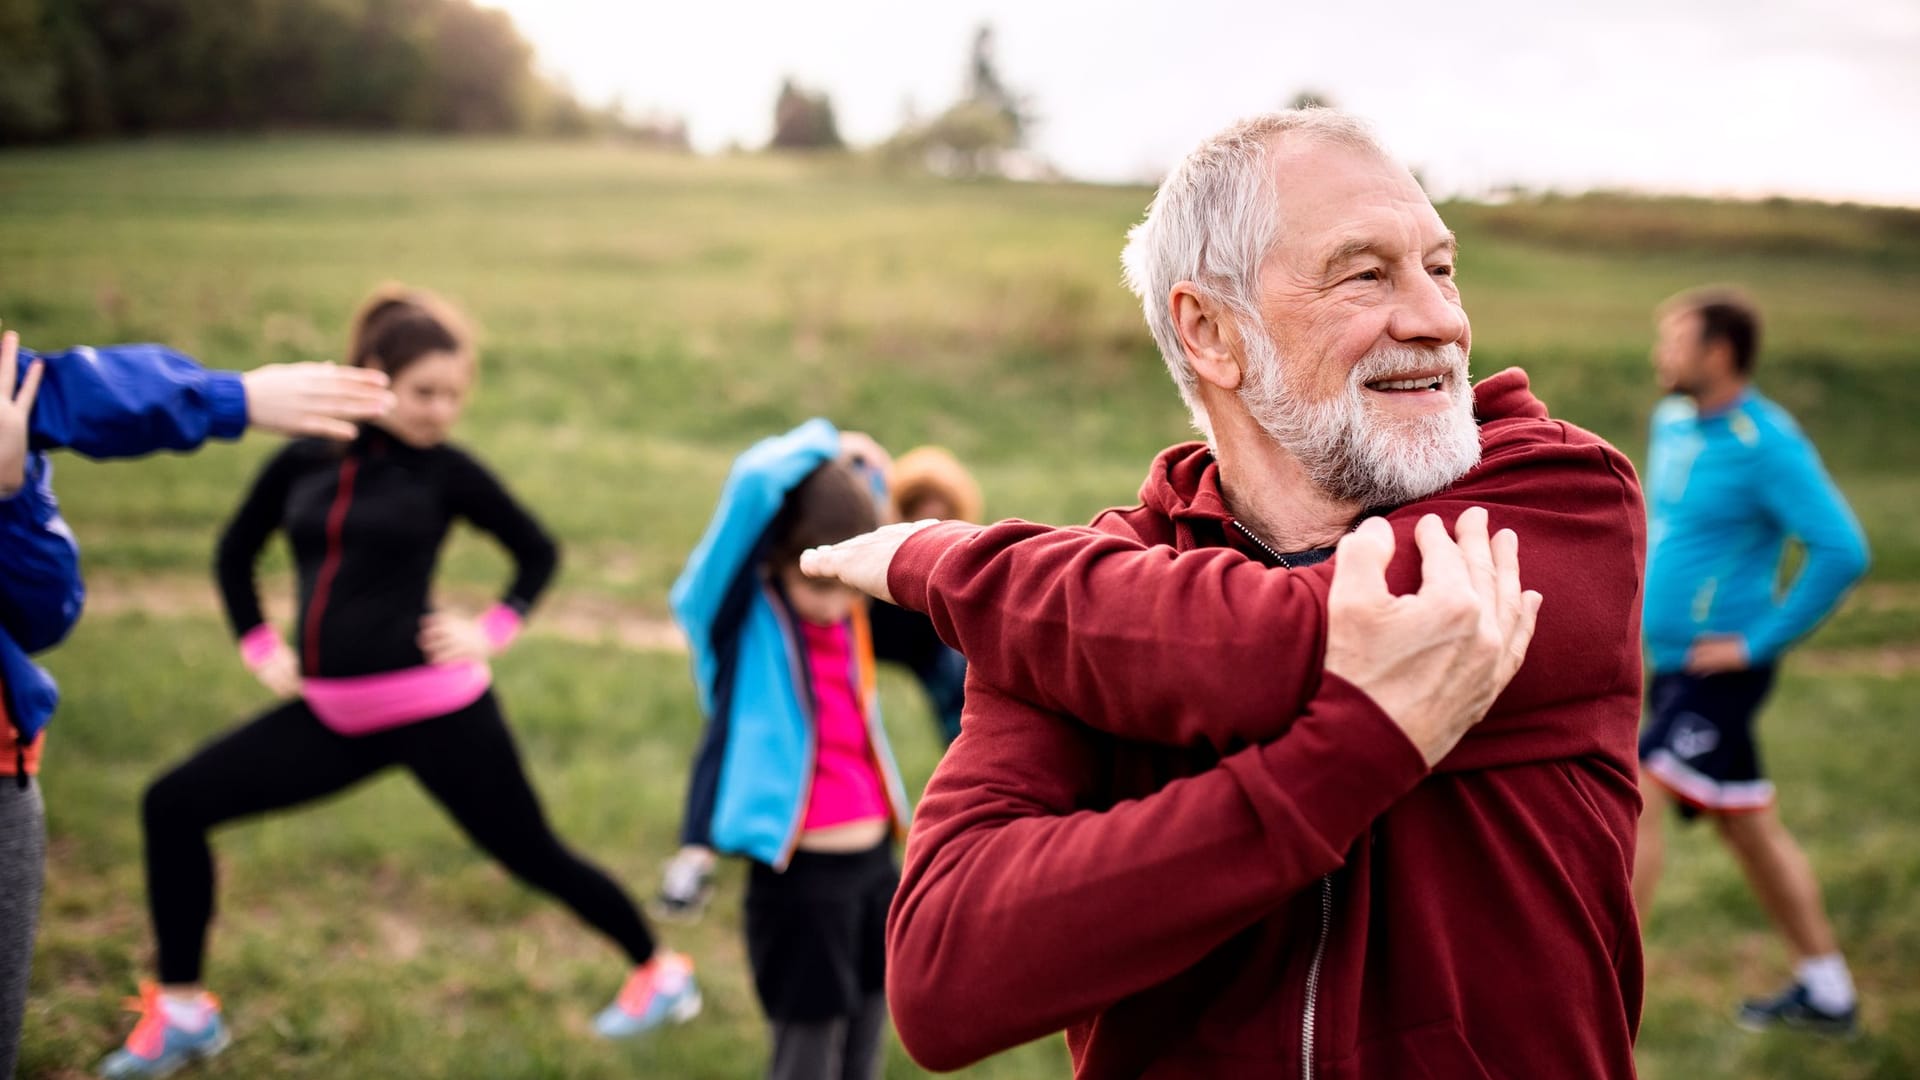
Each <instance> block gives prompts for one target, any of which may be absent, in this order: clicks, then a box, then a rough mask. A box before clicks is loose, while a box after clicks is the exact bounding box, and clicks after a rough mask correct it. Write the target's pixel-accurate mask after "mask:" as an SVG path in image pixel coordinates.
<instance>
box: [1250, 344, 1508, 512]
mask: <svg viewBox="0 0 1920 1080" xmlns="http://www.w3.org/2000/svg"><path fill="white" fill-rule="evenodd" d="M1242 329H1243V333H1242V335H1241V337H1242V339H1243V340H1244V341H1246V343H1247V366H1246V371H1245V372H1244V373H1243V374H1242V376H1241V383H1240V391H1239V393H1240V401H1241V403H1242V404H1243V405H1245V406H1246V409H1247V412H1248V413H1249V414H1250V415H1251V416H1252V417H1253V419H1254V421H1255V422H1256V423H1258V424H1259V425H1260V428H1261V430H1263V431H1265V432H1266V433H1267V436H1268V437H1269V438H1271V439H1272V440H1273V441H1274V442H1276V443H1278V444H1279V445H1280V447H1281V448H1282V449H1284V450H1286V451H1287V452H1288V453H1290V454H1292V455H1293V456H1294V458H1295V460H1297V461H1299V462H1300V464H1301V465H1302V466H1303V467H1304V468H1305V469H1306V471H1307V475H1308V477H1309V478H1310V479H1311V480H1312V481H1313V483H1314V484H1315V485H1316V486H1317V487H1319V488H1320V489H1321V490H1322V491H1323V492H1325V493H1326V494H1327V495H1328V496H1330V497H1332V498H1334V499H1337V500H1340V501H1342V502H1353V503H1358V504H1359V505H1361V506H1364V507H1368V508H1374V507H1388V506H1402V505H1405V504H1406V503H1410V502H1413V501H1414V500H1416V499H1422V498H1425V497H1426V496H1428V495H1431V494H1433V493H1434V492H1436V491H1439V490H1441V489H1443V488H1445V487H1447V486H1448V485H1450V484H1452V483H1453V482H1454V481H1455V480H1458V479H1460V478H1461V477H1462V476H1465V475H1466V473H1467V470H1469V469H1471V468H1473V467H1474V465H1476V464H1477V463H1479V461H1480V429H1479V426H1478V425H1476V424H1475V423H1474V421H1473V392H1472V386H1471V383H1470V382H1469V380H1468V377H1467V353H1466V350H1465V349H1462V348H1461V347H1460V346H1459V345H1457V344H1448V345H1442V346H1440V347H1439V348H1432V349H1429V348H1416V347H1414V346H1409V345H1383V346H1381V347H1379V348H1377V349H1375V350H1373V351H1372V352H1370V353H1368V354H1367V355H1366V356H1365V357H1364V358H1363V359H1362V360H1361V361H1360V363H1358V364H1357V365H1355V366H1354V368H1353V370H1352V371H1351V372H1350V373H1349V374H1348V378H1347V385H1346V388H1345V389H1344V390H1343V391H1342V392H1341V393H1339V394H1336V395H1334V396H1333V397H1331V398H1329V399H1327V400H1325V401H1308V400H1306V399H1305V398H1304V397H1303V396H1302V395H1301V394H1299V393H1297V392H1296V388H1295V387H1293V386H1292V385H1290V383H1291V380H1290V379H1289V378H1288V370H1287V369H1288V367H1289V365H1287V364H1285V363H1284V362H1283V361H1282V360H1281V358H1280V352H1279V350H1278V349H1277V348H1276V347H1275V346H1274V344H1273V339H1272V338H1271V337H1269V336H1268V335H1267V333H1266V330H1265V328H1264V327H1259V326H1252V327H1243V328H1242ZM1435 360H1438V361H1440V362H1441V363H1442V364H1444V365H1446V367H1447V369H1448V370H1447V374H1446V375H1445V377H1444V378H1443V380H1442V382H1441V387H1442V389H1444V390H1445V391H1446V392H1447V394H1448V395H1449V397H1450V399H1451V402H1452V404H1451V406H1450V407H1449V408H1448V409H1447V411H1446V412H1444V413H1437V414H1434V415H1431V416H1421V417H1414V418H1409V419H1400V418H1389V417H1386V416H1383V415H1381V414H1380V413H1378V412H1376V411H1375V410H1374V409H1373V408H1371V407H1370V404H1369V402H1368V400H1367V395H1368V394H1369V393H1371V392H1372V391H1369V390H1368V389H1367V388H1366V384H1367V383H1369V382H1373V381H1375V380H1377V379H1384V378H1391V377H1393V376H1394V375H1398V374H1403V373H1407V372H1412V371H1417V370H1420V369H1422V368H1428V369H1430V368H1431V367H1432V366H1433V363H1434V361H1435Z"/></svg>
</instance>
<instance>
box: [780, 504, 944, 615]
mask: <svg viewBox="0 0 1920 1080" xmlns="http://www.w3.org/2000/svg"><path fill="white" fill-rule="evenodd" d="M938 524H939V521H937V520H936V519H934V518H927V519H925V520H923V521H903V522H901V523H900V524H898V525H887V526H883V527H881V528H878V529H875V530H874V531H872V532H870V533H862V534H861V535H859V536H856V537H854V538H853V539H851V540H842V541H840V542H839V543H837V544H828V545H827V546H826V547H817V548H810V549H808V550H806V551H803V552H801V553H800V572H801V573H803V574H805V575H807V576H808V577H814V578H835V579H837V580H839V582H840V583H841V584H843V585H850V586H852V587H854V588H856V589H859V590H860V591H861V592H863V593H866V594H867V595H868V596H871V597H873V598H874V599H876V600H884V601H886V602H887V603H889V604H891V603H893V593H892V592H890V591H889V590H888V589H887V568H888V567H890V566H892V565H893V557H894V556H895V555H898V554H899V553H900V545H902V544H904V543H906V542H907V537H909V536H912V535H913V534H914V533H917V532H919V531H920V530H921V529H924V528H926V527H927V526H929V525H938Z"/></svg>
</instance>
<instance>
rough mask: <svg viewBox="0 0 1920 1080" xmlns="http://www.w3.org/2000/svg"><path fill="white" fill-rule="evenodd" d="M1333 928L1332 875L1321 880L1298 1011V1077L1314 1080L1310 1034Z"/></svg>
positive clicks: (1311, 1034) (1312, 1028) (1312, 1032)
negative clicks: (1316, 931) (1316, 935)
mask: <svg viewBox="0 0 1920 1080" xmlns="http://www.w3.org/2000/svg"><path fill="white" fill-rule="evenodd" d="M1332 929H1333V875H1332V874H1328V875H1327V876H1325V877H1323V878H1321V879H1320V939H1319V941H1317V942H1315V944H1314V946H1313V963H1312V964H1311V965H1309V966H1308V968H1307V1003H1306V1006H1305V1007H1304V1008H1303V1009H1302V1010H1301V1012H1300V1075H1301V1077H1302V1078H1303V1080H1313V1035H1314V1024H1315V1021H1316V1019H1317V1017H1316V1015H1315V1013H1316V1012H1317V1011H1318V1010H1317V1006H1318V1004H1319V1002H1318V1000H1317V999H1318V997H1319V993H1320V965H1321V963H1322V962H1323V961H1325V960H1326V958H1327V936H1328V934H1329V933H1330V932H1331V931H1332Z"/></svg>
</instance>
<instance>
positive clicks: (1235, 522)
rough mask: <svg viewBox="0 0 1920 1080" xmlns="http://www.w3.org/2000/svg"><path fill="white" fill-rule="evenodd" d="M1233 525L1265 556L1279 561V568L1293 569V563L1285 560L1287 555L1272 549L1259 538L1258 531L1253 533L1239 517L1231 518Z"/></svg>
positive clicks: (1271, 546) (1270, 545)
mask: <svg viewBox="0 0 1920 1080" xmlns="http://www.w3.org/2000/svg"><path fill="white" fill-rule="evenodd" d="M1233 527H1234V528H1236V529H1239V530H1240V535H1242V536H1244V537H1246V538H1247V539H1249V540H1251V541H1253V545H1254V546H1255V547H1257V548H1259V549H1260V550H1261V551H1264V552H1266V553H1267V558H1269V559H1272V560H1273V561H1274V562H1277V563H1279V564H1280V568H1281V569H1283V570H1291V569H1293V563H1291V562H1289V561H1287V557H1286V556H1285V555H1282V554H1280V553H1279V552H1277V551H1275V550H1273V545H1272V544H1269V543H1267V542H1266V541H1265V540H1262V539H1260V536H1259V534H1258V533H1255V532H1254V531H1253V530H1252V529H1249V528H1247V527H1246V526H1245V525H1242V524H1241V523H1240V519H1239V518H1234V519H1233Z"/></svg>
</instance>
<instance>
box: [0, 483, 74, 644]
mask: <svg viewBox="0 0 1920 1080" xmlns="http://www.w3.org/2000/svg"><path fill="white" fill-rule="evenodd" d="M85 599H86V590H85V587H84V586H82V584H81V582H80V550H79V547H78V546H77V545H76V544H75V543H74V539H73V532H72V531H71V530H70V529H68V528H67V523H66V521H65V520H63V519H62V518H61V517H60V507H59V504H58V503H56V502H55V501H54V497H53V465H52V464H51V463H50V462H48V461H47V458H46V455H45V454H32V455H29V456H28V458H27V475H26V482H25V483H24V484H22V485H21V487H20V490H19V491H17V492H15V493H14V494H13V495H12V496H11V497H9V498H5V499H0V627H4V628H5V630H6V633H7V635H8V636H9V637H11V638H12V639H13V641H14V643H15V644H16V645H18V646H20V648H21V649H23V650H24V651H26V652H29V653H35V652H39V651H41V650H42V649H48V648H52V647H53V646H55V645H58V644H59V643H60V641H61V640H62V639H63V638H65V637H66V636H67V632H68V631H70V630H72V629H73V624H74V622H75V621H76V620H77V619H79V617H80V607H81V604H82V603H83V602H84V601H85Z"/></svg>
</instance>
